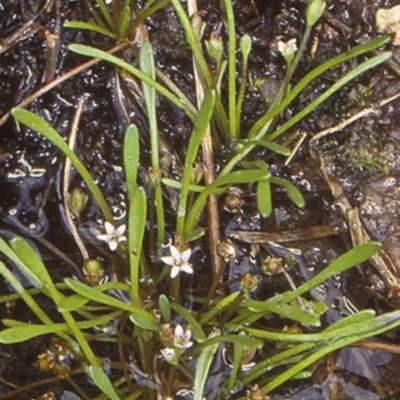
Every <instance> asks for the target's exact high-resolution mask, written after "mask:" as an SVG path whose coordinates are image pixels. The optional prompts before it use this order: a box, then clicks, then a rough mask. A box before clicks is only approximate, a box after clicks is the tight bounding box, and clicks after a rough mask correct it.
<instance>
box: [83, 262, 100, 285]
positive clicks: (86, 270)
mask: <svg viewBox="0 0 400 400" xmlns="http://www.w3.org/2000/svg"><path fill="white" fill-rule="evenodd" d="M82 270H83V274H84V275H85V279H86V281H87V282H88V283H90V284H91V285H94V286H97V285H100V284H101V283H102V282H103V281H104V279H105V270H104V267H103V264H102V262H101V261H100V260H95V259H90V260H87V261H86V262H85V264H84V265H83V268H82Z"/></svg>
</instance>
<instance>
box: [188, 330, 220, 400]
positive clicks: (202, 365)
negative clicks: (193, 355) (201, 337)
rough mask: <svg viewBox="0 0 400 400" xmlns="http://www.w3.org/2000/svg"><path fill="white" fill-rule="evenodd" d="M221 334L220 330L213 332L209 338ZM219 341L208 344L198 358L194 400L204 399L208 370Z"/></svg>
mask: <svg viewBox="0 0 400 400" xmlns="http://www.w3.org/2000/svg"><path fill="white" fill-rule="evenodd" d="M219 335H220V331H219V330H215V331H213V332H211V334H210V335H209V336H208V338H207V340H208V339H213V338H215V337H218V336H219ZM217 348H218V343H215V344H213V345H212V346H207V347H206V348H204V350H202V352H201V353H200V355H199V357H198V358H197V363H196V371H195V376H194V398H193V400H203V390H204V387H205V385H206V382H207V380H208V372H209V370H210V367H211V363H212V361H213V359H214V354H215V352H216V351H217Z"/></svg>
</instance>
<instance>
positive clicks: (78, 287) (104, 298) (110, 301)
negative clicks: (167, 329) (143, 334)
mask: <svg viewBox="0 0 400 400" xmlns="http://www.w3.org/2000/svg"><path fill="white" fill-rule="evenodd" d="M65 283H66V284H67V285H68V287H69V288H70V289H72V290H73V291H75V292H76V293H78V294H80V295H81V296H83V297H86V298H88V299H90V300H93V301H97V302H98V303H101V304H105V305H108V306H110V307H115V308H119V309H121V310H125V311H129V312H130V313H132V314H135V315H140V316H142V317H143V318H147V319H148V320H149V321H152V322H154V323H157V320H156V318H155V317H154V315H153V314H151V313H149V312H147V311H145V310H142V309H140V308H138V307H135V306H133V305H131V304H127V303H124V302H123V301H121V300H118V299H116V298H114V297H111V296H109V295H107V294H105V293H101V292H99V291H97V290H96V289H95V288H92V287H90V286H88V285H85V284H83V283H81V282H78V281H75V280H73V279H71V278H66V279H65Z"/></svg>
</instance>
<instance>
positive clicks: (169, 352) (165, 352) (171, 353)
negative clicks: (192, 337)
mask: <svg viewBox="0 0 400 400" xmlns="http://www.w3.org/2000/svg"><path fill="white" fill-rule="evenodd" d="M160 351H161V355H162V356H163V357H164V359H165V361H168V362H171V361H173V360H175V358H176V353H175V349H173V348H172V347H166V348H165V349H162V350H160Z"/></svg>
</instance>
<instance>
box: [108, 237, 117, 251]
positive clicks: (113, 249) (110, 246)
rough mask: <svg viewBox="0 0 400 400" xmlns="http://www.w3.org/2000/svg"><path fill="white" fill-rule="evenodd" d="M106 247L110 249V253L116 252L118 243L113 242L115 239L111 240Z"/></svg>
mask: <svg viewBox="0 0 400 400" xmlns="http://www.w3.org/2000/svg"><path fill="white" fill-rule="evenodd" d="M108 247H109V248H110V250H111V251H115V250H117V247H118V241H117V240H115V239H111V240H110V241H109V242H108Z"/></svg>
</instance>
